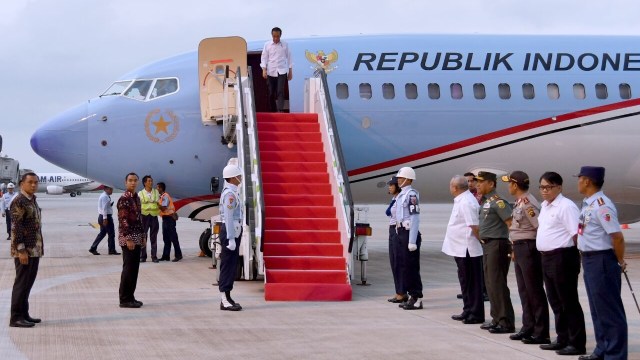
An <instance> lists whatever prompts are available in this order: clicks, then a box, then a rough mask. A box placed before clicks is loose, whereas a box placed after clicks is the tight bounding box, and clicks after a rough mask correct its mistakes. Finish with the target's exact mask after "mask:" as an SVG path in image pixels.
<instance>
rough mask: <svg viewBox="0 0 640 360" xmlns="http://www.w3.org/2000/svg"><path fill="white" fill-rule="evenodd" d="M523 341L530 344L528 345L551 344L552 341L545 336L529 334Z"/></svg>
mask: <svg viewBox="0 0 640 360" xmlns="http://www.w3.org/2000/svg"><path fill="white" fill-rule="evenodd" d="M522 343H524V344H528V345H533V344H535V345H538V344H550V343H551V339H549V338H544V337H533V336H527V337H525V338H523V339H522Z"/></svg>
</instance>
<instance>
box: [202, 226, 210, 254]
mask: <svg viewBox="0 0 640 360" xmlns="http://www.w3.org/2000/svg"><path fill="white" fill-rule="evenodd" d="M210 239H211V228H210V227H208V228H206V229H205V230H204V231H203V232H202V234H201V235H200V241H199V245H200V250H202V252H203V253H204V254H205V255H207V256H208V257H211V256H212V255H213V253H212V252H211V248H209V240H210Z"/></svg>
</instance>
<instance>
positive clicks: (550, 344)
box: [540, 341, 567, 350]
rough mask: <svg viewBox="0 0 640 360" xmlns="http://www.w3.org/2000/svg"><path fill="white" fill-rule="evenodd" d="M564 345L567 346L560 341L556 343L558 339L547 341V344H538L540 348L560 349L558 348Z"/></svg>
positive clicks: (562, 347)
mask: <svg viewBox="0 0 640 360" xmlns="http://www.w3.org/2000/svg"><path fill="white" fill-rule="evenodd" d="M566 346H567V344H560V343H558V341H554V342H552V343H549V344H543V345H540V349H542V350H560V349H564V348H565V347H566Z"/></svg>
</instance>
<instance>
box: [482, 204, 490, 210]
mask: <svg viewBox="0 0 640 360" xmlns="http://www.w3.org/2000/svg"><path fill="white" fill-rule="evenodd" d="M490 207H491V204H489V203H484V205H482V208H483V209H488V208H490Z"/></svg>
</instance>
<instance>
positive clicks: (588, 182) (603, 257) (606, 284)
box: [577, 166, 628, 360]
mask: <svg viewBox="0 0 640 360" xmlns="http://www.w3.org/2000/svg"><path fill="white" fill-rule="evenodd" d="M604 172H605V169H604V168H603V167H599V166H583V167H582V168H581V169H580V173H579V174H578V175H577V176H578V177H579V179H578V191H579V192H580V193H581V194H582V195H584V196H585V199H584V201H583V203H582V211H581V214H580V219H579V222H578V249H579V250H580V252H581V253H582V267H583V269H584V285H585V288H586V289H587V296H588V298H589V307H590V308H591V318H592V320H593V327H594V332H595V337H596V348H595V349H594V350H593V353H592V354H591V355H584V356H580V359H582V360H585V359H626V358H627V356H628V330H627V317H626V315H625V312H624V306H623V305H622V299H621V298H620V287H621V285H622V279H621V271H624V270H625V268H626V265H627V264H626V263H625V261H624V248H625V246H624V236H623V235H622V231H621V230H620V224H619V223H618V212H617V211H616V207H615V205H614V204H613V202H611V200H610V199H609V198H608V197H606V196H605V195H604V193H603V192H602V185H603V184H604Z"/></svg>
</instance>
